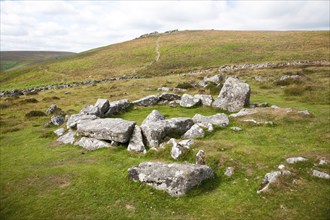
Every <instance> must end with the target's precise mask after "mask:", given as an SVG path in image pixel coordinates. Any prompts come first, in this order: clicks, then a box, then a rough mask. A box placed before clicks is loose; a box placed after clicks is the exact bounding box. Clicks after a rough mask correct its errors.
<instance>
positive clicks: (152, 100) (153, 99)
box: [132, 95, 159, 107]
mask: <svg viewBox="0 0 330 220" xmlns="http://www.w3.org/2000/svg"><path fill="white" fill-rule="evenodd" d="M158 101H159V97H158V96H156V95H149V96H146V97H143V98H142V99H139V100H136V101H134V102H132V103H133V104H134V105H138V106H145V107H147V106H152V105H156V104H157V103H158Z"/></svg>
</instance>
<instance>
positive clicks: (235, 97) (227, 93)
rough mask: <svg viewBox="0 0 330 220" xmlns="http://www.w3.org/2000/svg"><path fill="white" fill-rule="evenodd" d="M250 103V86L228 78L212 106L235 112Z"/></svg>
mask: <svg viewBox="0 0 330 220" xmlns="http://www.w3.org/2000/svg"><path fill="white" fill-rule="evenodd" d="M249 103H250V86H249V85H248V84H247V83H243V82H241V81H240V80H238V79H236V78H232V77H229V78H228V79H227V80H226V82H225V84H224V85H223V87H222V89H221V91H220V94H219V96H218V98H217V99H216V100H215V101H214V102H213V104H212V106H213V107H215V108H219V109H222V110H227V111H230V112H235V111H239V110H241V109H242V108H243V107H244V106H248V105H249Z"/></svg>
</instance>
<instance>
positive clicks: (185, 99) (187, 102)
mask: <svg viewBox="0 0 330 220" xmlns="http://www.w3.org/2000/svg"><path fill="white" fill-rule="evenodd" d="M200 104H201V99H199V98H195V97H194V96H192V95H189V94H183V95H182V97H181V101H180V106H182V107H185V108H191V107H195V106H198V105H200Z"/></svg>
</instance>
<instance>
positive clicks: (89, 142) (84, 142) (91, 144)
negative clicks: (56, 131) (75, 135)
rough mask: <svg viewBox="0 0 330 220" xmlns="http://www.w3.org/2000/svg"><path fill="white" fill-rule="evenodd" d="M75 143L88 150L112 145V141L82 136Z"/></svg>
mask: <svg viewBox="0 0 330 220" xmlns="http://www.w3.org/2000/svg"><path fill="white" fill-rule="evenodd" d="M74 145H78V146H80V147H82V148H85V149H86V150H97V149H100V148H104V147H111V145H110V143H108V142H106V141H101V140H98V139H95V138H87V137H82V138H81V139H80V140H79V141H77V142H76V143H75V144H74Z"/></svg>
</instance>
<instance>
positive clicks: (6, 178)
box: [0, 67, 330, 220]
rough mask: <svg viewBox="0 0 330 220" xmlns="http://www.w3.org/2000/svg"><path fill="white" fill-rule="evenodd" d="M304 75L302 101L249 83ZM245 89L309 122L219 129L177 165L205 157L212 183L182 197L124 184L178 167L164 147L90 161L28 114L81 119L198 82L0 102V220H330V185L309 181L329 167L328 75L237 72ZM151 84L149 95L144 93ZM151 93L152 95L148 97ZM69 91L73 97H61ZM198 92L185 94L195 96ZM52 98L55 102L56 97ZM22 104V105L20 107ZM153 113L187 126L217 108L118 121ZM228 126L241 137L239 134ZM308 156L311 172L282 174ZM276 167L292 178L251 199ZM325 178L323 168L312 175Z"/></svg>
mask: <svg viewBox="0 0 330 220" xmlns="http://www.w3.org/2000/svg"><path fill="white" fill-rule="evenodd" d="M288 71H289V72H293V73H298V72H301V71H303V72H304V74H305V76H304V79H303V81H302V83H301V85H302V86H307V85H308V86H313V88H314V87H315V88H314V89H313V90H310V91H305V92H303V93H302V94H300V95H298V96H291V95H290V94H286V93H285V89H284V88H281V86H278V85H276V84H275V83H274V82H272V81H270V82H267V87H266V88H265V87H263V85H264V84H263V83H260V82H256V81H254V80H253V77H254V76H255V75H261V76H263V77H266V76H273V77H277V78H280V76H282V75H285V74H286V73H287V72H288ZM237 74H238V75H239V76H240V77H241V78H242V79H244V80H246V81H247V82H249V83H250V85H251V87H252V94H251V101H252V102H264V101H267V102H269V103H270V104H271V105H278V106H281V107H291V108H295V109H300V110H304V109H307V110H309V111H310V112H311V113H312V114H313V117H306V118H305V117H303V118H292V117H289V116H286V117H278V116H274V115H265V116H263V117H264V118H263V119H267V120H272V121H274V122H275V126H254V125H251V124H245V123H243V122H239V121H238V120H234V119H231V120H230V125H229V127H226V128H217V129H216V131H215V132H213V133H207V134H206V137H205V138H204V139H198V140H196V141H195V144H194V145H193V146H192V150H191V152H189V153H188V154H187V155H185V157H184V158H183V159H180V162H182V161H187V162H192V163H194V161H195V154H196V153H197V152H198V150H200V149H203V150H204V151H205V152H206V156H207V163H208V165H209V166H210V167H211V168H212V169H213V170H214V172H215V173H216V177H215V178H214V179H212V180H209V181H206V182H205V183H203V184H202V185H201V186H199V187H196V188H194V189H192V190H191V191H189V192H188V194H187V195H186V196H184V197H181V198H172V197H170V196H169V195H168V194H166V193H165V192H161V191H157V190H154V189H153V188H151V187H149V186H145V185H141V184H139V183H135V182H132V181H130V180H129V179H128V177H127V169H128V168H130V167H132V166H135V165H137V164H139V163H140V162H143V161H165V162H174V160H172V159H171V157H170V155H169V151H170V148H166V149H165V150H163V151H160V152H155V151H148V153H147V154H146V155H141V154H136V153H129V152H127V150H126V148H125V146H120V147H118V148H117V149H100V150H97V151H94V152H87V151H85V150H83V149H82V148H79V147H77V146H73V145H65V146H59V145H57V144H56V143H55V142H54V140H55V139H56V137H55V135H54V134H52V132H53V131H54V130H55V129H56V127H55V126H53V127H49V128H45V127H43V125H44V124H45V123H46V122H47V121H49V119H50V116H47V117H34V118H26V117H25V114H26V113H28V112H30V111H32V110H36V111H46V110H47V108H48V106H49V105H50V104H53V103H54V104H57V105H58V106H59V107H60V108H62V109H63V111H65V112H67V113H68V112H69V113H70V114H73V113H77V112H79V110H80V109H81V108H82V107H83V106H84V105H86V104H88V103H92V104H93V103H95V101H96V99H97V98H108V99H109V100H119V99H124V98H127V99H129V100H135V99H138V98H141V97H143V96H146V95H150V94H156V93H157V88H158V87H160V86H161V85H164V84H166V85H168V86H172V87H174V86H175V85H177V84H178V83H183V82H185V81H197V78H198V77H201V76H178V75H175V76H163V77H153V78H148V79H137V80H124V81H118V82H108V83H103V84H98V85H96V86H82V87H75V88H68V89H63V90H54V91H45V92H40V93H39V94H37V95H34V96H33V98H35V99H36V100H37V101H38V102H36V101H33V102H30V101H26V100H29V99H30V97H27V96H22V97H20V98H18V99H1V103H0V104H1V106H2V107H1V112H0V114H1V115H0V116H1V120H0V122H1V124H0V125H1V126H0V128H1V134H0V141H1V142H0V143H1V147H0V160H1V163H0V174H1V178H0V187H1V188H0V189H1V195H0V196H1V197H0V199H1V206H0V218H1V219H61V220H62V219H70V220H71V219H129V218H132V219H311V220H315V219H329V212H330V207H329V199H330V197H329V195H330V187H329V180H322V179H318V178H315V177H312V176H311V175H310V173H311V168H312V167H313V164H314V163H317V162H318V158H325V159H327V160H328V161H330V150H329V142H330V130H329V120H330V119H329V115H330V114H329V113H330V112H329V104H330V103H329V96H330V94H329V90H327V89H325V88H329V72H328V69H327V67H313V68H312V67H309V68H303V69H301V68H285V69H274V70H254V71H240V72H237ZM146 85H147V86H146ZM146 87H149V88H150V89H151V91H149V90H145V89H146ZM65 91H70V92H71V94H70V95H66V94H64V92H65ZM197 92H198V89H189V93H190V94H195V93H197ZM54 97H56V98H54ZM22 103H24V104H22ZM152 109H158V110H159V111H160V112H161V113H162V114H164V115H165V116H166V117H169V118H170V117H184V116H185V117H192V116H193V115H194V114H196V113H200V114H203V115H212V114H215V113H217V112H219V111H218V110H215V109H213V108H206V107H199V108H191V109H185V108H181V107H175V108H172V107H168V106H154V107H148V108H143V107H138V108H136V109H134V110H132V111H130V112H127V113H124V114H122V115H119V116H118V117H121V118H124V119H127V120H134V121H136V122H137V123H138V124H140V123H141V122H142V121H143V119H144V118H145V117H146V116H147V115H148V114H149V113H150V112H151V110H152ZM230 126H239V127H241V128H243V130H242V131H241V132H234V131H232V130H230ZM291 156H304V157H306V158H308V159H309V161H308V162H307V163H299V164H296V165H288V164H286V163H285V159H286V158H288V157H291ZM281 163H284V164H286V165H287V168H288V169H289V170H290V171H291V172H292V175H291V176H290V177H288V178H283V179H282V180H281V181H280V182H279V183H278V184H275V185H273V186H272V187H271V189H270V191H269V192H268V193H263V194H257V193H256V191H257V189H258V187H259V184H260V182H261V180H262V178H263V176H264V175H265V174H266V173H267V172H270V171H275V170H277V166H278V165H279V164H281ZM227 166H235V173H234V175H233V176H232V177H226V176H224V174H223V173H224V171H225V168H226V167H227ZM318 169H320V170H324V171H326V172H328V173H329V171H330V167H329V165H326V166H322V167H318Z"/></svg>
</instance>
